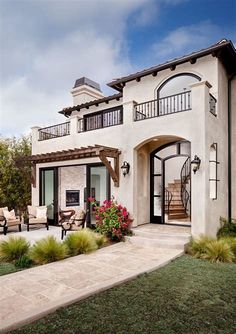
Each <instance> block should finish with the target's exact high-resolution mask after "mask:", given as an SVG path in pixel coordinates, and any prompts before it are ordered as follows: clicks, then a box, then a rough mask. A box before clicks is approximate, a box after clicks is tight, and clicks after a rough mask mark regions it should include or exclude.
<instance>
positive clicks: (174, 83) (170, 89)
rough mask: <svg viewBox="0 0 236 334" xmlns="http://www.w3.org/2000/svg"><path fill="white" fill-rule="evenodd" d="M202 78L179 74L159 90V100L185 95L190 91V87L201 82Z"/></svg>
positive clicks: (189, 74)
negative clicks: (180, 94)
mask: <svg viewBox="0 0 236 334" xmlns="http://www.w3.org/2000/svg"><path fill="white" fill-rule="evenodd" d="M200 80H201V78H200V77H198V76H197V75H195V74H191V73H182V74H177V75H175V76H173V77H171V78H169V79H168V80H166V81H165V82H164V83H163V84H162V85H161V87H160V88H159V89H158V91H157V94H158V98H162V97H166V96H170V95H176V94H179V93H184V92H186V91H190V90H191V89H190V85H192V84H194V83H196V82H198V81H200Z"/></svg>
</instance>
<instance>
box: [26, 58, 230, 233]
mask: <svg viewBox="0 0 236 334" xmlns="http://www.w3.org/2000/svg"><path fill="white" fill-rule="evenodd" d="M182 72H190V73H194V74H197V75H199V76H200V77H201V78H202V82H200V83H197V84H195V85H193V86H192V110H190V111H186V112H180V113H176V114H170V115H166V116H163V117H157V118H152V119H146V120H143V121H138V122H134V121H133V109H134V102H133V101H136V102H144V101H148V100H152V99H154V98H155V94H156V90H157V88H158V87H159V86H160V85H161V84H162V83H163V82H164V81H165V80H166V79H168V78H169V77H170V76H173V75H176V74H177V73H182ZM204 80H208V82H210V84H211V86H212V87H211V88H209V85H208V84H207V83H206V82H204ZM209 92H210V93H211V94H213V95H214V96H215V97H216V99H217V111H218V116H217V117H214V116H213V115H212V114H210V112H209ZM119 104H121V101H113V102H111V103H109V105H106V106H105V108H108V107H111V106H113V105H119ZM123 108H124V114H123V120H124V123H123V124H122V125H118V126H114V127H108V128H104V129H98V130H94V131H90V132H83V133H77V131H76V125H77V118H76V116H74V117H73V118H72V119H71V121H72V123H73V124H72V129H73V131H72V132H71V135H69V136H66V137H63V138H55V139H51V140H46V141H41V142H38V141H37V134H36V132H35V133H34V134H33V153H34V154H37V153H46V152H53V151H58V150H65V149H73V148H75V147H81V146H89V145H94V144H100V145H106V146H112V147H115V148H118V149H120V150H121V152H122V153H121V156H120V164H122V162H123V161H124V160H126V161H128V162H129V163H130V165H131V169H130V173H129V175H127V176H126V177H125V178H124V177H123V176H122V175H121V176H120V187H119V188H116V187H114V186H113V182H111V184H112V186H111V195H114V196H115V198H116V199H117V200H118V201H119V202H121V203H122V204H123V205H125V206H126V207H127V208H128V210H129V211H130V212H131V213H132V214H133V216H134V225H139V224H142V223H144V222H148V221H149V210H150V203H149V202H150V198H149V196H150V195H149V168H150V166H149V159H148V157H147V147H146V146H145V145H150V147H152V150H153V149H154V148H156V147H159V146H161V145H162V144H163V143H166V142H168V141H171V140H173V139H176V140H178V139H179V140H180V139H185V140H188V141H189V142H190V143H191V157H192V159H193V157H194V155H195V154H197V155H198V156H199V157H200V158H201V167H200V170H199V171H198V172H197V173H196V174H195V175H194V176H193V177H192V234H193V235H199V234H201V233H203V234H209V235H213V234H215V232H216V230H217V226H218V219H219V216H220V215H222V216H226V215H227V204H226V203H227V182H226V178H227V141H226V137H227V127H226V124H227V112H226V111H227V78H226V74H225V70H224V69H223V67H222V65H221V64H220V63H219V61H218V59H217V58H214V57H212V56H211V55H210V56H206V57H204V58H201V59H198V60H197V62H196V63H195V64H193V65H192V64H190V63H186V64H182V65H179V66H177V68H176V70H175V71H171V70H169V69H167V70H164V71H162V72H159V73H158V74H157V76H156V77H153V76H152V75H149V76H147V77H144V78H141V81H140V82H136V81H135V80H134V81H132V82H129V83H127V84H126V86H125V87H124V90H123ZM101 109H104V106H103V105H99V106H98V107H91V109H89V110H87V111H86V110H85V111H81V112H80V115H82V114H83V113H84V112H86V113H88V112H89V113H90V112H93V111H95V110H96V111H99V110H101ZM154 138H156V139H158V141H156V142H152V140H153V139H154ZM213 142H217V143H218V149H219V152H218V156H219V158H218V159H219V161H220V165H219V179H220V181H219V185H218V192H219V197H218V199H217V201H213V200H210V198H209V197H210V196H209V148H210V145H211V144H212V143H213ZM142 147H143V149H142ZM87 161H88V162H90V163H91V162H93V161H97V162H98V161H99V160H98V159H95V160H93V159H87ZM85 162H86V160H80V161H79V163H85ZM68 163H70V164H74V163H75V162H74V161H73V162H72V161H69V162H68V161H66V162H63V163H62V164H68ZM55 164H56V165H59V164H58V163H54V165H55ZM46 165H53V163H51V164H43V166H44V167H45V166H46ZM37 187H38V185H37ZM37 194H38V189H37V188H36V189H34V191H33V198H34V199H35V201H37V196H38V195H37Z"/></svg>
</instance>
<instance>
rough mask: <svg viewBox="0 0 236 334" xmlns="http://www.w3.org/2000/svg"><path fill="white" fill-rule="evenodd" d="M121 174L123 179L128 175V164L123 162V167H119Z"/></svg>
mask: <svg viewBox="0 0 236 334" xmlns="http://www.w3.org/2000/svg"><path fill="white" fill-rule="evenodd" d="M121 170H122V173H123V175H124V177H125V175H127V174H129V170H130V164H129V163H128V162H127V161H124V162H123V165H122V166H121Z"/></svg>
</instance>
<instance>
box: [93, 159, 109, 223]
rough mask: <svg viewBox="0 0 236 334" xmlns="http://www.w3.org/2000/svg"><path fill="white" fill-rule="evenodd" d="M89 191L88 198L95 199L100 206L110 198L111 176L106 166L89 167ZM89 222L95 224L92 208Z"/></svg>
mask: <svg viewBox="0 0 236 334" xmlns="http://www.w3.org/2000/svg"><path fill="white" fill-rule="evenodd" d="M87 189H89V194H88V197H93V198H95V200H96V202H97V204H98V205H102V203H103V202H104V201H105V200H106V199H109V198H110V176H109V173H108V171H107V169H106V167H105V166H103V165H89V166H87ZM89 213H90V214H89V222H90V223H91V224H95V215H94V213H93V210H92V207H91V206H90V208H89Z"/></svg>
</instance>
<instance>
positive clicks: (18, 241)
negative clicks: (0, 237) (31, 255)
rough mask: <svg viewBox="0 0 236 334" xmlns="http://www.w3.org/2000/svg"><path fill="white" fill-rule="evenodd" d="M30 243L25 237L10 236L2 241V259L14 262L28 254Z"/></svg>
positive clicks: (0, 249) (0, 246) (0, 251)
mask: <svg viewBox="0 0 236 334" xmlns="http://www.w3.org/2000/svg"><path fill="white" fill-rule="evenodd" d="M29 248H30V243H29V242H28V241H27V240H26V239H25V238H23V237H14V236H10V237H9V238H8V239H7V240H4V241H1V242H0V260H1V261H6V262H14V261H17V260H19V259H20V258H21V257H23V256H25V255H27V254H28V252H29Z"/></svg>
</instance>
